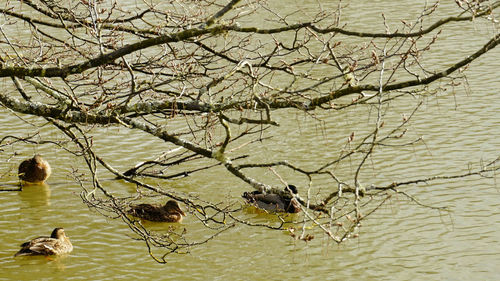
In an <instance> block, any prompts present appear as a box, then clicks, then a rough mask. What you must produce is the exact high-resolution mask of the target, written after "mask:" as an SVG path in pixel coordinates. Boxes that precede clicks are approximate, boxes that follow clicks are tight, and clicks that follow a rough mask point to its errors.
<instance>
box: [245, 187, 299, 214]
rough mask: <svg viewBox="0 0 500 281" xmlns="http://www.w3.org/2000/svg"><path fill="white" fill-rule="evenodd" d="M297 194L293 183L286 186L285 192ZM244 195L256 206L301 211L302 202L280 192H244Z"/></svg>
mask: <svg viewBox="0 0 500 281" xmlns="http://www.w3.org/2000/svg"><path fill="white" fill-rule="evenodd" d="M290 191H291V192H292V193H293V194H297V188H296V187H295V186H293V185H289V186H288V187H285V192H290ZM242 197H243V198H244V199H245V201H247V203H250V204H252V205H254V206H255V207H257V208H259V209H263V210H266V211H270V212H284V213H298V212H300V211H301V208H300V203H299V202H298V201H297V200H296V199H295V198H288V197H284V196H282V195H279V194H271V193H269V194H264V193H262V192H260V191H252V192H244V193H243V195H242Z"/></svg>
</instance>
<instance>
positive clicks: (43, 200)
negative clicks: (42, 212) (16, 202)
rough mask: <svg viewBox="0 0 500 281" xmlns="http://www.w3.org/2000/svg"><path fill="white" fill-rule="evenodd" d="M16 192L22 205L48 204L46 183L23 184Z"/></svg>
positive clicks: (36, 205)
mask: <svg viewBox="0 0 500 281" xmlns="http://www.w3.org/2000/svg"><path fill="white" fill-rule="evenodd" d="M17 194H18V195H19V198H20V200H21V201H22V202H23V203H24V207H28V208H32V207H38V206H42V205H44V206H50V186H49V185H48V184H47V183H43V184H26V185H23V187H22V191H20V192H18V193H17Z"/></svg>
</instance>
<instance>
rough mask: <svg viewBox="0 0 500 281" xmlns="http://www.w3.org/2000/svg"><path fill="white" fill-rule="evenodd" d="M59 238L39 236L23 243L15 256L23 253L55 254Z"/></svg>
mask: <svg viewBox="0 0 500 281" xmlns="http://www.w3.org/2000/svg"><path fill="white" fill-rule="evenodd" d="M58 242H59V240H58V239H55V238H50V237H38V238H35V239H33V240H31V241H28V242H25V243H23V244H21V250H19V252H17V253H16V254H15V256H21V255H45V256H48V255H54V254H56V252H55V250H54V247H55V246H56V245H57V244H58Z"/></svg>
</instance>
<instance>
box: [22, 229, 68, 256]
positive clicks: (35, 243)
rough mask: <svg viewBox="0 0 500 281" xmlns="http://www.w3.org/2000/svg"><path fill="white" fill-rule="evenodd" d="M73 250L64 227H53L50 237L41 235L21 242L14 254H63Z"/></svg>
mask: <svg viewBox="0 0 500 281" xmlns="http://www.w3.org/2000/svg"><path fill="white" fill-rule="evenodd" d="M71 251H73V245H72V244H71V241H69V238H68V237H67V236H66V234H65V233H64V229H62V228H55V229H54V230H53V231H52V234H51V235H50V237H48V236H41V237H38V238H35V239H32V240H30V241H28V242H25V243H23V244H21V250H19V252H17V253H16V254H15V255H14V256H15V257H17V256H35V255H43V256H51V255H63V254H67V253H70V252H71Z"/></svg>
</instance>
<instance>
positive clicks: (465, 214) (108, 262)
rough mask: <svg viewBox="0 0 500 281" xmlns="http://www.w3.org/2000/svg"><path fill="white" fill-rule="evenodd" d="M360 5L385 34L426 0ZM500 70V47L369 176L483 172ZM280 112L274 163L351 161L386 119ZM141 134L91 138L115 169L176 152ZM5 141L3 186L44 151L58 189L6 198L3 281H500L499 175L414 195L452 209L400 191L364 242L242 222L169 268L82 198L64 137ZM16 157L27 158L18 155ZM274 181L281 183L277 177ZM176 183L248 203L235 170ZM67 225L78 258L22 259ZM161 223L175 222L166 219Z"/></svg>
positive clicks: (494, 129)
mask: <svg viewBox="0 0 500 281" xmlns="http://www.w3.org/2000/svg"><path fill="white" fill-rule="evenodd" d="M289 2H290V3H291V4H290V6H295V5H305V7H304V9H303V11H304V14H307V12H310V10H309V9H311V10H312V9H313V8H311V7H314V3H315V1H310V2H311V3H307V2H306V3H304V4H302V2H299V1H289ZM358 2H365V4H363V3H359V4H352V5H351V6H350V7H349V8H348V9H347V10H346V12H345V13H344V15H343V16H344V19H346V20H347V19H352V21H353V22H352V24H349V26H348V28H352V29H356V30H358V29H361V28H367V27H370V28H372V29H375V30H380V31H383V30H384V27H383V24H382V22H381V16H380V14H381V12H382V11H383V12H384V13H385V14H387V15H388V18H389V19H398V18H405V19H406V18H411V17H413V16H414V13H413V12H412V11H413V9H409V8H407V9H403V8H402V7H415V4H414V2H415V1H369V3H370V4H369V5H370V6H368V4H366V3H368V1H358ZM448 2H450V3H442V5H441V6H440V9H442V10H440V11H442V14H446V13H447V12H448V11H452V10H453V5H455V4H454V3H453V1H448ZM280 3H283V2H280ZM389 3H394V4H389ZM412 4H413V5H412ZM309 5H310V6H309ZM325 5H326V4H325ZM405 5H406V6H405ZM447 5H448V6H447ZM374 7H376V8H374ZM417 7H418V5H417V6H416V7H415V9H416V8H417ZM415 11H418V10H415ZM0 23H1V22H0ZM494 32H498V30H496V29H495V28H493V27H492V26H484V25H480V24H470V23H463V24H457V25H454V27H453V28H451V30H448V31H447V32H445V33H444V34H443V38H442V40H441V41H440V42H439V44H438V45H436V47H439V50H438V51H436V52H435V53H433V55H430V57H427V58H426V59H427V63H428V64H429V65H430V64H436V65H447V63H448V65H449V61H453V60H454V59H455V60H456V59H457V58H461V57H464V56H466V55H467V54H468V53H469V52H471V50H476V49H478V48H479V47H480V46H481V45H482V44H483V43H484V42H486V41H487V40H488V39H489V37H490V36H491V35H492V34H493V33H494ZM463 34H466V35H463ZM499 69H500V49H499V48H497V49H495V50H492V51H491V52H490V53H489V54H487V56H485V57H483V58H481V59H480V60H478V61H476V62H474V63H473V64H472V65H471V66H470V67H469V70H468V71H467V77H468V82H469V86H470V91H469V90H466V89H465V88H464V87H463V86H459V87H457V88H455V89H452V88H449V89H448V91H447V92H446V93H443V94H442V95H440V96H439V97H438V98H435V97H432V98H429V99H428V100H426V101H425V103H424V104H423V106H422V108H421V110H420V112H419V113H418V114H417V116H416V117H415V118H413V119H412V122H411V125H410V127H409V128H410V131H409V132H408V134H410V135H411V136H413V137H420V136H423V137H424V140H425V144H418V145H415V146H412V147H411V148H407V149H404V150H399V151H398V150H397V149H385V148H384V149H380V150H378V151H377V152H376V153H375V155H374V157H373V159H372V161H371V163H370V164H369V165H368V166H367V168H366V173H365V174H364V175H363V177H364V178H365V179H366V178H371V183H373V184H388V183H390V182H392V181H397V180H404V179H413V178H423V177H426V176H433V175H443V174H462V173H465V172H467V171H468V168H469V167H471V168H478V167H479V166H480V165H481V163H482V161H484V162H488V161H491V160H493V159H494V158H495V157H497V156H498V155H499V151H500V150H499V147H500V130H499V128H500V101H499V98H498V97H499V94H500V91H499V89H500V79H499V75H498V70H499ZM437 83H439V82H437ZM0 85H1V86H2V88H4V89H5V88H7V89H10V90H11V91H13V89H12V86H11V82H10V79H3V80H0ZM392 106H393V107H396V108H395V109H394V113H393V116H387V118H388V119H389V120H396V119H397V118H401V114H403V113H405V114H409V113H411V110H412V108H411V107H407V106H405V104H404V100H401V101H399V102H398V103H394V104H392ZM275 114H276V115H275V116H276V118H277V120H278V121H279V122H280V123H281V124H282V126H281V127H279V128H276V129H275V131H274V132H276V134H277V135H279V136H281V137H280V138H274V139H272V140H270V141H269V143H271V145H270V146H268V147H267V148H266V149H265V150H264V152H265V153H264V154H265V155H266V156H270V157H272V160H287V159H293V160H294V161H301V162H300V163H301V164H302V165H304V166H306V167H307V166H308V165H310V166H311V167H312V166H314V165H315V163H316V162H320V163H322V162H326V161H328V159H331V158H330V157H331V156H332V155H337V154H336V153H337V150H338V148H339V147H342V145H343V144H344V143H345V139H346V137H347V136H349V134H350V133H351V132H352V131H357V132H363V130H367V126H368V125H369V124H368V122H367V120H368V119H369V118H374V117H373V116H371V117H370V115H369V113H367V112H366V110H364V109H363V110H361V109H356V108H353V109H349V110H346V111H341V112H328V113H324V112H317V114H318V115H319V117H321V119H323V120H324V121H325V122H324V123H323V122H318V121H317V120H316V119H313V118H311V117H308V116H306V115H304V114H303V113H301V112H299V111H289V112H285V111H279V112H276V113H275ZM391 118H393V119H391ZM0 120H1V122H0V139H1V138H3V137H5V136H7V135H17V136H26V135H28V134H30V135H31V134H34V133H35V132H39V133H40V134H41V135H42V136H43V139H44V140H47V139H50V140H52V141H63V140H65V139H64V137H63V136H61V135H60V133H59V132H58V131H57V130H56V129H54V128H51V127H50V126H49V125H47V124H46V122H44V121H43V120H41V119H38V118H34V117H30V116H20V117H19V118H18V117H15V116H14V115H13V114H11V113H10V112H8V111H7V110H6V109H5V108H3V107H0ZM332 124H333V125H332ZM39 126H41V128H39ZM135 133H137V134H131V133H130V131H128V130H125V129H123V128H114V127H109V128H97V129H94V130H93V131H92V133H91V134H92V135H94V136H95V147H96V150H97V152H98V153H99V155H100V156H102V157H103V158H104V159H106V160H107V161H109V162H110V163H111V164H113V165H114V167H115V168H118V169H121V170H124V169H127V168H130V166H131V165H132V164H133V163H137V162H139V161H143V160H146V159H149V158H150V157H152V155H158V154H159V153H161V152H162V151H164V150H165V144H164V143H163V142H161V141H158V140H155V139H152V138H150V137H148V136H147V135H146V134H142V133H139V132H135ZM35 139H38V138H37V137H35ZM3 149H4V150H0V176H1V177H0V184H1V185H2V186H3V187H9V186H14V185H16V184H17V177H16V175H15V173H16V171H17V166H18V165H19V163H20V162H21V161H22V160H24V159H25V158H27V157H30V156H31V155H33V154H34V153H41V154H42V155H43V156H44V157H45V158H46V159H47V160H48V161H49V162H50V163H51V165H52V167H53V174H52V176H51V178H50V179H49V180H48V186H45V187H40V186H31V187H27V188H25V189H24V190H23V191H22V192H1V193H0V206H1V208H0V244H1V245H2V246H1V247H0V279H2V280H9V279H12V280H30V279H31V280H63V279H66V280H69V279H70V280H79V279H82V280H89V279H92V280H116V279H132V278H134V279H137V278H140V279H144V280H151V279H156V280H170V279H176V280H193V279H196V280H201V279H203V280H290V279H301V280H355V279H358V280H497V279H499V278H500V273H499V269H498V267H499V265H500V234H499V232H500V187H499V186H498V178H493V179H484V178H479V177H470V178H466V179H459V180H448V181H441V182H432V183H431V184H427V185H426V184H421V185H417V186H411V187H408V188H407V189H403V190H405V191H407V192H408V193H410V194H411V195H413V196H415V197H416V198H418V200H419V201H420V202H422V203H424V204H426V205H432V206H446V207H448V208H449V209H450V210H451V212H450V213H446V212H439V211H437V210H431V209H429V208H424V207H421V206H418V205H416V204H414V203H412V202H410V201H409V200H408V199H407V198H405V197H404V196H394V197H393V199H392V201H391V202H390V203H389V204H386V205H384V206H383V208H382V209H381V210H379V211H378V212H377V213H375V214H374V215H371V216H370V217H369V218H368V219H366V220H364V221H363V222H362V227H361V229H360V233H359V237H358V238H354V239H351V240H348V241H346V242H345V243H342V244H341V245H336V244H335V243H332V242H331V241H329V240H328V239H326V238H325V237H322V236H321V235H317V236H316V238H315V239H313V240H311V241H309V242H307V243H305V242H302V241H295V240H293V239H292V238H290V236H289V235H288V234H287V233H286V232H279V231H270V230H267V229H263V228H255V227H253V228H252V227H248V226H241V225H240V226H236V227H234V228H232V229H230V230H228V231H227V232H224V233H223V234H221V235H220V236H219V237H218V238H216V239H214V240H212V241H210V242H209V243H207V244H206V245H204V246H201V247H195V248H193V249H191V252H190V253H189V254H184V255H175V254H173V255H169V256H168V257H167V260H168V263H167V264H158V263H156V262H154V261H153V260H152V259H151V258H150V256H149V255H148V251H147V248H146V246H145V244H144V242H141V241H137V240H134V239H133V238H134V237H135V236H134V235H133V233H132V232H131V231H130V230H129V229H128V227H127V226H126V225H125V224H124V223H123V222H121V221H120V220H113V219H109V218H105V217H103V216H101V215H100V214H99V213H97V212H95V211H94V210H90V209H89V208H88V207H87V205H85V204H84V203H82V200H81V198H80V193H81V187H80V186H79V185H78V184H77V183H76V182H75V181H74V180H73V178H72V177H71V174H72V173H77V174H78V173H79V172H85V170H86V166H85V165H84V163H82V162H80V161H79V160H77V159H75V158H74V157H73V156H72V155H70V154H68V153H66V152H65V151H64V150H62V149H60V148H57V147H56V146H54V145H51V144H27V143H16V144H14V145H12V146H8V147H4V148H3ZM14 152H15V153H18V155H17V156H15V157H13V158H10V157H11V156H12V155H13V153H14ZM262 157H263V158H262V159H267V158H266V157H264V156H262ZM342 169H345V170H346V172H345V173H349V172H352V170H351V169H352V167H339V170H340V171H341V170H342ZM265 176H268V177H269V179H273V180H275V178H274V177H273V175H272V173H270V174H269V175H265ZM265 176H264V177H265ZM101 177H103V178H104V179H106V180H107V181H106V186H107V187H109V188H110V190H113V191H114V192H116V193H119V194H123V195H126V194H133V193H134V191H135V186H134V185H132V184H129V183H126V182H124V181H120V180H113V179H112V176H111V175H108V174H103V175H101ZM292 177H293V176H292ZM152 183H156V182H155V181H152ZM158 183H159V182H158ZM162 184H165V183H164V182H162ZM315 184H318V185H321V184H322V182H315ZM325 184H326V182H325ZM169 185H170V186H169V187H170V188H173V189H175V190H177V191H179V192H184V193H193V192H200V191H204V190H206V192H202V194H203V195H204V196H205V197H204V199H206V200H213V201H220V200H229V201H235V202H241V203H242V200H241V199H240V195H241V194H242V193H243V192H244V191H248V190H249V187H248V186H246V185H245V184H244V183H243V182H241V181H239V180H237V179H236V178H234V177H232V176H229V175H228V172H227V171H226V170H225V169H223V168H221V167H217V168H213V169H210V170H207V171H204V172H201V173H198V174H194V175H193V176H191V177H186V178H183V179H180V180H177V181H173V182H169ZM188 211H189V210H188ZM246 216H247V217H248V218H250V219H255V220H257V221H258V220H262V221H266V220H272V219H273V218H272V216H263V215H258V214H246ZM54 227H64V228H65V230H66V233H67V235H68V236H69V237H70V239H71V241H72V242H73V245H74V251H73V252H72V253H71V254H70V255H69V256H66V257H57V258H51V259H47V258H45V257H20V258H13V255H14V254H15V253H16V251H17V250H18V249H19V247H18V245H19V244H20V243H22V242H24V241H26V240H27V239H31V238H33V237H36V236H38V235H49V234H50V232H51V231H52V229H53V228H54ZM152 227H153V228H155V229H161V228H162V227H165V228H168V227H169V226H168V225H164V224H159V225H158V224H157V225H152ZM177 227H179V228H186V230H187V232H188V234H191V235H192V236H193V237H198V236H200V237H201V236H203V231H204V228H203V227H202V226H200V224H199V223H198V222H197V221H196V220H195V219H194V218H192V217H190V216H189V215H188V216H187V217H186V218H185V220H184V221H183V222H182V224H180V225H177Z"/></svg>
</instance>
